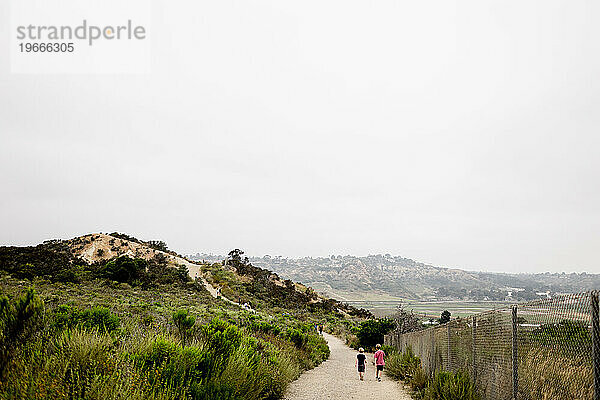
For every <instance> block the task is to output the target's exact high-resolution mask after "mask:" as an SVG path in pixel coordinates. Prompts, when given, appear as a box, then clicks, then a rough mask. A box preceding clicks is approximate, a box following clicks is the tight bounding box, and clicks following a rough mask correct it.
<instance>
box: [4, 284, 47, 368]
mask: <svg viewBox="0 0 600 400" xmlns="http://www.w3.org/2000/svg"><path fill="white" fill-rule="evenodd" d="M43 313H44V302H43V301H42V300H40V298H39V297H38V296H37V294H36V293H35V291H34V290H33V289H32V288H29V289H27V290H26V291H25V292H24V293H23V294H22V295H21V296H20V297H18V298H17V299H15V300H14V301H10V300H9V299H8V297H6V296H0V378H2V377H3V375H4V372H5V368H6V365H7V364H8V362H9V361H10V358H11V357H12V356H13V354H14V353H15V351H16V350H17V349H18V348H19V347H20V346H23V345H24V344H25V343H27V341H28V340H30V338H31V337H32V336H33V335H34V333H35V332H36V331H37V330H38V329H39V327H40V325H41V322H42V319H43Z"/></svg>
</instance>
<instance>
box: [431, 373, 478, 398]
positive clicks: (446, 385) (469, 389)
mask: <svg viewBox="0 0 600 400" xmlns="http://www.w3.org/2000/svg"><path fill="white" fill-rule="evenodd" d="M424 399H426V400H480V397H479V396H478V395H477V393H476V392H475V387H474V386H473V384H472V383H471V380H470V378H469V376H468V375H467V374H464V373H462V372H457V373H452V372H446V371H441V372H438V373H437V374H436V375H435V376H434V377H433V379H432V380H431V382H430V383H429V386H428V387H427V389H426V391H425V396H424Z"/></svg>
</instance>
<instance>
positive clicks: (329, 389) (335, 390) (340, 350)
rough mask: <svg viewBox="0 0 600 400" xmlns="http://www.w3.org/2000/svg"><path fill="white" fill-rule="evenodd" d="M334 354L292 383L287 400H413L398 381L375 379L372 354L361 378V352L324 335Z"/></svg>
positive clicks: (369, 355)
mask: <svg viewBox="0 0 600 400" xmlns="http://www.w3.org/2000/svg"><path fill="white" fill-rule="evenodd" d="M324 335H325V339H326V340H327V343H328V344H329V349H330V350H331V355H330V357H329V360H327V361H325V362H324V363H323V364H321V365H320V366H318V367H317V368H315V369H313V370H310V371H307V372H305V373H304V374H302V376H300V378H298V380H297V381H295V382H292V383H291V384H290V386H289V388H288V390H287V392H286V395H285V397H284V400H319V399H334V400H349V399H360V400H369V399H377V400H410V398H411V397H410V395H409V394H408V393H407V392H406V391H404V390H403V389H402V388H401V386H400V384H399V383H398V382H395V381H393V380H391V379H390V378H388V377H386V376H385V375H384V376H383V380H382V382H377V381H376V380H375V366H374V365H372V363H371V361H372V360H373V355H372V354H367V361H369V363H368V365H367V371H366V374H365V380H364V381H360V380H359V379H358V372H357V371H356V368H355V367H354V360H355V359H356V354H357V352H356V351H355V350H352V349H351V348H349V347H348V346H346V345H345V344H344V343H343V342H342V341H341V340H340V339H338V338H336V337H334V336H331V335H328V334H324Z"/></svg>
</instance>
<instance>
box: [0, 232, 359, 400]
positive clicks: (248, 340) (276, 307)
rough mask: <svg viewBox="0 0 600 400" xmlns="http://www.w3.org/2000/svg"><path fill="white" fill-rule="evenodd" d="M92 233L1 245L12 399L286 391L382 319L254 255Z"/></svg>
mask: <svg viewBox="0 0 600 400" xmlns="http://www.w3.org/2000/svg"><path fill="white" fill-rule="evenodd" d="M231 254H232V256H231V257H230V258H229V259H228V262H227V263H226V264H225V265H224V264H221V263H218V262H216V263H201V262H196V261H190V260H188V259H186V258H185V257H182V256H181V255H178V254H177V253H175V252H173V251H170V250H169V249H168V248H167V246H166V244H165V243H163V242H160V241H143V240H139V239H136V238H133V237H130V236H127V235H124V234H119V233H113V234H110V235H107V234H89V235H84V236H81V237H77V238H73V239H70V240H51V241H47V242H44V243H42V244H39V245H37V246H29V247H14V246H12V247H8V246H6V247H0V398H40V399H56V398H81V399H182V400H183V399H198V400H199V399H240V400H242V399H243V400H255V399H256V400H257V399H277V398H280V397H281V396H282V394H283V392H284V390H285V388H286V386H287V385H288V383H289V382H290V381H292V380H293V379H295V378H297V377H298V376H299V375H300V373H301V372H302V371H304V370H307V369H311V368H313V367H315V366H316V365H318V364H319V363H321V362H322V361H324V360H325V359H327V357H328V355H329V349H328V347H327V344H326V342H325V340H324V339H323V338H322V336H320V335H318V334H317V332H316V330H315V325H317V324H318V325H321V326H323V327H324V328H325V331H328V332H331V333H336V334H338V335H341V336H348V337H351V335H350V331H351V330H352V329H355V327H356V326H357V325H358V324H359V323H360V322H361V321H363V320H364V317H369V316H370V313H369V312H367V311H364V310H358V309H356V308H354V307H351V306H348V305H347V304H344V303H340V302H338V301H336V300H333V299H329V298H325V297H323V296H319V295H317V294H316V292H315V291H314V290H313V289H311V288H310V287H307V286H304V285H301V284H297V283H294V282H292V281H290V280H284V279H281V278H279V276H278V275H277V274H275V273H273V272H271V271H268V270H265V269H262V268H258V267H256V266H253V265H252V264H251V263H250V262H249V260H247V259H246V258H242V257H241V252H239V251H233V252H232V253H231Z"/></svg>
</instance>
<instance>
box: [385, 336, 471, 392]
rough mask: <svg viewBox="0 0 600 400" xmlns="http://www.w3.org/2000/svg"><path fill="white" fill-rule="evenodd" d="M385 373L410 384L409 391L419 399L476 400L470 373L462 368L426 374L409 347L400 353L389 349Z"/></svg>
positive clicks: (419, 360)
mask: <svg viewBox="0 0 600 400" xmlns="http://www.w3.org/2000/svg"><path fill="white" fill-rule="evenodd" d="M385 365H386V374H387V375H388V376H390V377H391V378H392V379H395V380H402V381H404V382H405V383H407V384H409V385H410V387H411V389H412V395H413V397H414V398H416V399H422V400H479V399H480V398H479V397H478V396H477V393H476V391H475V387H474V385H473V384H472V383H471V381H470V379H469V376H468V375H467V374H463V373H461V372H458V373H451V372H445V371H442V372H438V373H437V374H435V375H434V376H433V377H431V378H430V377H429V376H428V375H427V373H426V372H425V370H424V369H423V367H422V366H421V359H420V358H419V357H417V356H415V355H414V353H413V351H412V349H411V348H410V347H408V348H407V349H406V351H404V352H403V353H398V352H397V351H392V352H391V354H389V356H388V359H387V361H386V363H385Z"/></svg>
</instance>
